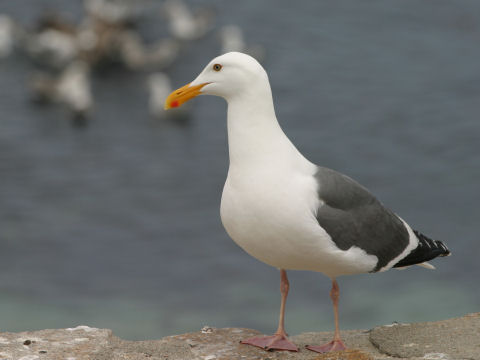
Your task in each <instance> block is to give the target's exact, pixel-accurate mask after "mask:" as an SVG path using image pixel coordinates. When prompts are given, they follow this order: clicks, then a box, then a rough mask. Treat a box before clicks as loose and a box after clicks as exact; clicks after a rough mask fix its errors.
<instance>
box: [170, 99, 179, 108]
mask: <svg viewBox="0 0 480 360" xmlns="http://www.w3.org/2000/svg"><path fill="white" fill-rule="evenodd" d="M178 105H179V104H178V101H177V100H173V101H172V102H171V103H170V107H172V108H176V107H178Z"/></svg>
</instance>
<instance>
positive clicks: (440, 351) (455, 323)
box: [370, 313, 480, 359]
mask: <svg viewBox="0 0 480 360" xmlns="http://www.w3.org/2000/svg"><path fill="white" fill-rule="evenodd" d="M370 340H371V342H372V343H373V344H375V345H376V346H377V347H378V349H379V350H380V351H381V352H383V353H385V354H388V355H391V356H395V357H400V358H411V357H415V356H416V357H423V358H425V359H427V358H428V359H480V313H475V314H469V315H467V316H464V317H461V318H455V319H449V320H444V321H438V322H430V323H415V324H395V325H393V326H381V327H378V328H375V329H373V330H372V331H371V333H370Z"/></svg>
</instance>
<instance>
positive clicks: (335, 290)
mask: <svg viewBox="0 0 480 360" xmlns="http://www.w3.org/2000/svg"><path fill="white" fill-rule="evenodd" d="M330 298H331V299H332V302H333V314H334V316H335V335H334V336H333V340H332V341H330V342H329V343H326V344H323V345H320V346H314V345H307V349H308V350H312V351H315V352H318V353H326V352H329V351H342V350H345V349H346V348H347V347H346V346H345V344H344V343H343V341H342V339H341V338H340V330H339V326H338V299H339V298H340V289H339V287H338V284H337V280H335V279H332V290H330Z"/></svg>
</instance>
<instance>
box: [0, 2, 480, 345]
mask: <svg viewBox="0 0 480 360" xmlns="http://www.w3.org/2000/svg"><path fill="white" fill-rule="evenodd" d="M192 4H193V5H194V6H202V5H210V6H214V7H215V8H216V11H217V16H218V18H217V22H218V25H222V24H229V23H235V24H238V25H240V26H242V27H243V29H244V30H245V33H246V37H247V41H249V42H250V43H260V44H263V45H264V46H265V47H266V51H267V58H266V60H265V62H264V65H265V67H266V69H267V71H268V72H269V75H270V81H271V85H272V89H273V94H274V99H275V104H276V110H277V116H278V118H279V121H280V123H281V125H282V126H283V128H284V130H285V132H286V133H287V134H288V135H289V136H290V138H291V139H292V140H293V142H294V143H295V144H296V145H297V146H298V148H299V149H300V150H301V151H302V152H303V153H304V154H305V155H306V156H307V157H308V158H309V159H310V160H312V161H314V162H315V163H317V164H321V165H324V166H328V167H331V168H334V169H337V170H339V171H342V172H344V173H346V174H348V175H350V176H352V177H353V178H355V179H357V180H358V181H360V182H361V183H362V184H364V185H365V186H367V187H368V188H369V189H370V190H371V191H372V192H373V193H374V194H376V195H377V196H378V197H379V198H380V199H381V200H382V202H383V203H384V204H386V205H387V206H389V207H391V208H392V209H393V210H394V211H395V212H397V213H398V214H400V215H401V216H402V217H403V218H404V219H405V220H407V221H408V222H409V223H410V224H411V225H412V226H413V227H415V228H418V229H419V230H421V231H422V232H424V233H425V234H427V235H429V236H431V237H433V238H438V239H442V240H444V241H445V242H446V244H447V245H448V246H449V247H450V249H451V250H452V252H453V256H451V257H449V258H444V259H439V260H437V261H434V262H433V263H434V264H435V265H436V266H437V270H436V271H428V270H425V269H422V268H418V267H415V268H410V269H407V270H405V271H396V270H392V271H389V272H387V273H382V274H375V275H361V276H354V277H344V278H340V279H339V283H340V288H341V291H342V292H341V307H340V317H341V318H340V320H341V326H342V328H344V329H347V328H371V327H373V326H375V325H378V324H384V323H388V322H391V321H400V322H411V321H423V320H436V319H441V318H447V317H451V316H457V315H462V314H464V313H466V312H473V311H479V307H480V306H479V305H480V290H479V286H478V277H479V270H480V265H479V261H478V256H479V253H480V245H479V244H480V242H479V236H478V221H479V215H480V211H479V208H478V204H479V203H480V196H479V184H480V121H479V111H480V66H479V63H480V47H479V46H478V44H479V41H480V2H478V1H475V0H471V1H455V2H451V1H434V2H433V1H394V0H388V1H387V0H381V1H369V2H358V1H356V0H350V1H342V2H334V1H330V2H319V1H305V2H291V1H287V0H285V1H281V2H280V1H273V0H271V1H265V2H257V1H253V0H251V1H237V2H228V3H227V2H222V1H220V0H216V1H192ZM48 7H57V9H59V10H61V9H63V10H64V11H71V12H72V17H73V18H78V17H79V16H80V15H81V3H80V2H73V1H72V2H68V3H67V2H64V1H60V0H56V1H53V0H49V1H47V0H43V1H39V0H29V1H21V2H20V1H8V0H2V1H1V2H0V12H4V13H7V14H10V15H12V16H14V17H15V18H17V19H19V20H21V21H22V22H23V23H24V24H31V23H33V21H34V19H35V18H36V17H37V16H38V15H39V14H40V13H41V11H42V10H43V9H45V8H48ZM153 14H154V12H152V15H151V16H149V17H147V18H146V19H145V20H144V21H143V23H142V27H141V29H142V31H143V32H144V34H145V35H146V36H147V37H150V38H154V37H155V36H154V35H155V34H157V33H161V32H162V31H165V26H164V24H162V22H161V20H160V19H159V18H157V17H155V16H154V15H153ZM218 51H219V46H218V44H217V38H216V37H215V36H214V35H213V34H212V35H210V36H208V37H206V38H205V39H203V40H201V41H199V42H197V43H195V44H192V45H191V46H189V47H187V49H186V50H185V51H184V53H183V54H182V56H181V58H180V59H179V60H178V62H177V63H176V64H175V65H174V66H173V67H172V69H171V71H170V74H171V76H172V78H173V81H174V85H176V86H180V85H183V84H185V83H186V82H188V81H190V80H192V79H193V78H194V77H195V76H196V75H197V73H198V72H199V71H200V70H201V69H202V68H203V66H204V65H205V64H206V63H207V62H208V61H209V60H210V59H211V58H212V57H214V56H215V55H218ZM31 71H32V65H31V63H30V62H29V61H27V60H26V59H24V58H23V57H21V56H18V55H16V56H13V57H11V58H9V59H6V60H2V61H1V62H0V330H1V331H20V330H29V329H40V328H56V327H71V326H74V325H78V324H87V325H90V326H95V327H102V328H112V329H113V330H114V332H115V334H117V335H118V336H121V337H124V338H129V339H141V338H142V339H143V338H159V337H161V336H165V335H169V334H173V333H180V332H187V331H194V330H198V329H199V328H201V327H202V326H203V325H205V324H208V325H210V326H217V327H223V326H238V327H250V328H257V329H259V330H261V331H263V332H266V333H269V332H272V331H274V330H275V328H276V321H277V314H278V304H279V293H278V282H279V276H278V273H277V271H276V270H275V269H273V268H270V267H268V266H267V265H264V264H262V263H260V262H258V261H257V260H255V259H253V258H251V257H249V256H248V255H247V254H246V253H244V252H243V251H242V250H241V249H240V248H238V247H237V246H236V245H235V244H234V243H233V242H232V241H231V240H230V239H229V238H228V236H227V235H226V233H225V231H224V230H223V228H222V225H221V222H220V218H219V202H220V195H221V191H222V186H223V181H224V178H225V176H226V172H227V167H228V158H227V139H226V124H225V117H226V111H225V110H226V106H225V104H224V102H223V100H221V99H219V98H210V97H202V98H199V99H196V100H194V102H195V104H194V118H193V119H192V121H191V122H190V123H189V124H188V125H187V126H183V127H182V126H178V125H176V124H174V123H169V122H167V123H155V122H153V121H151V119H150V117H149V114H148V110H147V96H148V92H147V88H146V83H145V80H146V77H145V74H143V73H132V72H128V71H124V70H122V69H112V70H110V71H107V72H106V73H104V74H102V75H101V76H96V77H94V79H93V91H94V95H95V101H96V106H95V112H94V114H93V117H92V120H91V122H90V124H89V125H90V126H89V127H87V128H85V129H75V128H72V126H71V124H70V123H69V122H68V121H67V120H66V119H65V113H64V112H63V111H62V110H60V109H58V108H54V107H51V108H38V107H36V106H34V105H32V104H31V103H29V102H28V101H27V98H28V91H27V89H26V83H27V80H28V78H29V75H30V73H31ZM290 282H291V293H290V296H289V299H288V304H287V330H288V331H289V333H291V334H296V333H300V332H302V331H314V330H330V329H332V327H333V316H332V310H331V304H330V299H329V296H328V291H329V289H330V283H329V279H327V278H326V277H324V276H323V275H321V274H315V273H308V272H291V273H290Z"/></svg>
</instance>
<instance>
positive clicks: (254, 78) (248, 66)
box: [165, 52, 269, 110]
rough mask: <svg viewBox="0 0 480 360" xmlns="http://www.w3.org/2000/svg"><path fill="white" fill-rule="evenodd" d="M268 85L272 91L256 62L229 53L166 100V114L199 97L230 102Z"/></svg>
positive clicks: (263, 71) (239, 54)
mask: <svg viewBox="0 0 480 360" xmlns="http://www.w3.org/2000/svg"><path fill="white" fill-rule="evenodd" d="M265 85H267V87H268V88H269V83H268V77H267V74H266V72H265V70H264V69H263V67H262V66H261V65H260V64H259V63H258V61H257V60H255V59H254V58H253V57H251V56H249V55H246V54H242V53H239V52H229V53H227V54H224V55H221V56H218V57H216V58H215V59H213V60H212V61H210V62H209V63H208V65H207V66H205V68H204V69H203V71H202V72H201V73H200V74H199V75H198V76H197V78H196V79H195V80H193V81H192V82H191V83H189V84H187V85H185V86H183V87H181V88H179V89H177V90H175V91H173V92H172V93H171V94H170V95H169V96H168V97H167V99H166V100H165V110H168V109H171V108H175V107H179V106H181V105H182V104H183V103H185V102H187V101H188V100H190V99H193V98H194V97H196V96H198V95H215V96H220V97H223V98H224V99H226V100H227V101H228V100H229V99H231V98H233V97H235V96H241V95H242V94H246V93H250V92H252V91H255V90H256V89H261V88H263V87H265Z"/></svg>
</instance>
